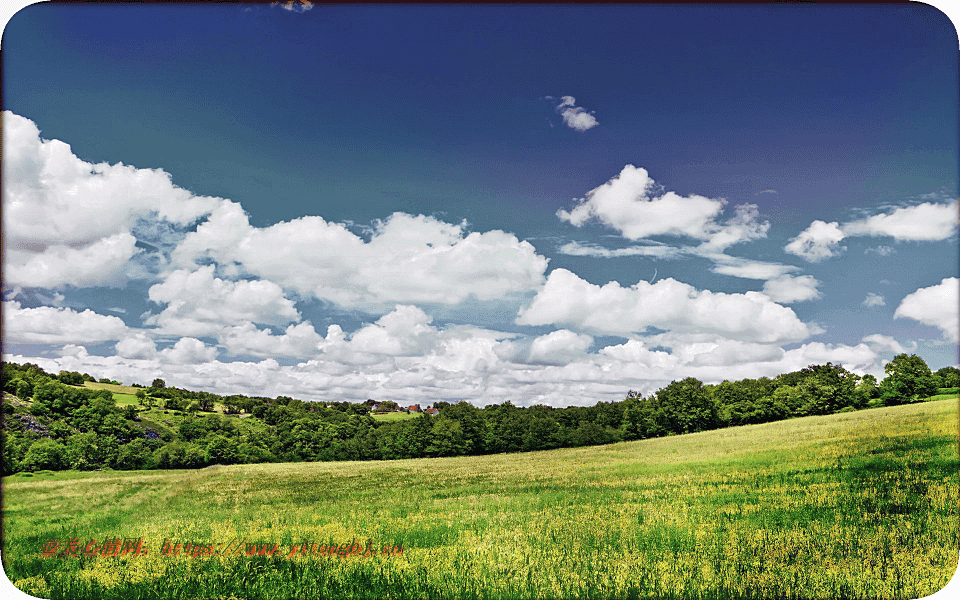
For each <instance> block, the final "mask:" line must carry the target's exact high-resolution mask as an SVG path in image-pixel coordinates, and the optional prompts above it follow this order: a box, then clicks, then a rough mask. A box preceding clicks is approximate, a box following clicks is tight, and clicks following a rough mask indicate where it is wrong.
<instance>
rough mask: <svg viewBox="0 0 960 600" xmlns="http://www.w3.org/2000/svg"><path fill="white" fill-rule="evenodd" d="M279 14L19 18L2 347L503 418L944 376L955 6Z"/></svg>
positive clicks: (7, 72) (183, 381) (7, 152)
mask: <svg viewBox="0 0 960 600" xmlns="http://www.w3.org/2000/svg"><path fill="white" fill-rule="evenodd" d="M290 8H298V9H299V10H288V9H285V8H284V7H283V6H269V5H210V6H195V5H160V6H157V5H44V4H38V5H33V6H30V7H27V8H26V9H24V10H22V11H21V12H19V13H17V14H16V15H15V16H14V17H13V18H12V19H11V20H10V22H9V23H8V25H7V27H6V29H5V31H4V34H3V109H4V111H8V112H5V113H4V132H3V134H4V181H5V183H4V196H3V210H4V214H3V217H4V219H3V221H4V222H3V229H4V236H5V257H4V283H3V299H4V357H5V359H8V360H15V361H18V362H24V361H30V362H35V363H38V364H41V365H42V366H44V368H47V369H49V370H52V371H58V370H60V369H69V370H79V371H84V372H89V373H91V374H93V375H94V376H96V377H109V378H111V379H118V380H121V381H124V382H125V383H132V382H140V383H145V382H146V383H148V382H149V381H151V380H152V379H153V378H155V377H163V378H164V379H165V380H166V381H167V382H168V384H171V385H178V386H185V387H189V388H193V389H208V390H211V391H217V392H220V393H245V394H249V395H268V396H275V395H279V394H285V395H291V396H295V397H299V398H304V399H315V400H338V399H349V400H363V399H366V398H375V399H382V400H386V399H394V400H399V401H407V400H409V401H410V402H421V403H424V404H428V403H430V402H433V401H437V400H459V399H466V400H469V401H471V402H474V403H475V404H477V405H481V406H482V405H485V404H489V403H499V402H503V401H506V400H510V401H512V402H514V403H515V404H518V405H531V404H537V403H544V404H551V405H555V406H563V405H570V404H593V403H595V402H596V401H598V400H613V399H620V398H622V397H623V395H624V394H625V392H626V391H627V390H628V389H635V390H640V391H642V392H644V393H649V392H651V391H653V390H655V389H657V388H659V387H662V386H663V385H665V384H666V383H669V382H670V381H671V380H674V379H679V378H682V377H686V376H695V377H698V378H700V379H701V380H703V381H706V382H718V381H721V380H723V379H739V378H742V377H758V376H764V375H766V376H775V375H776V374H778V373H780V372H785V371H791V370H796V369H799V368H802V367H804V366H806V365H808V364H822V363H825V362H827V361H832V362H834V363H842V364H844V365H845V366H846V367H847V368H850V369H851V370H853V371H855V372H857V373H861V374H863V373H868V372H869V373H873V374H875V375H877V376H882V375H883V365H884V364H885V362H886V361H889V360H890V359H891V358H892V357H893V356H894V355H895V354H896V353H899V352H909V353H916V354H919V355H920V356H922V357H923V358H924V359H925V360H926V361H927V362H928V363H929V364H930V366H931V367H933V368H934V369H936V368H939V367H943V366H946V365H955V364H957V360H958V359H957V343H958V335H960V332H958V319H957V306H958V302H960V281H958V279H957V275H958V244H957V232H956V227H957V196H958V173H957V165H958V91H957V90H958V79H957V62H956V61H957V47H958V42H957V36H956V31H955V29H954V27H953V25H952V24H951V23H950V20H949V19H948V18H947V17H946V16H945V15H943V14H942V13H941V12H939V11H938V10H936V9H934V8H931V7H929V6H925V5H917V4H914V5H898V6H870V7H860V6H807V5H804V6H784V5H774V6H729V5H728V6H718V7H708V6H698V5H689V6H623V7H618V6H607V7H594V6H581V7H577V6H521V7H507V6H500V7H482V6H478V7H471V6H458V7H446V6H394V7H385V6H320V5H318V6H314V7H312V8H310V9H309V10H304V6H303V5H291V6H290Z"/></svg>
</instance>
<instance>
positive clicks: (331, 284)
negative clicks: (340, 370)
mask: <svg viewBox="0 0 960 600" xmlns="http://www.w3.org/2000/svg"><path fill="white" fill-rule="evenodd" d="M264 248H270V252H264V251H263V249H264ZM205 259H213V260H215V261H217V262H218V263H219V264H221V265H236V267H237V268H238V270H240V271H242V272H245V273H247V274H249V275H252V276H255V277H262V278H264V279H268V280H270V281H273V282H275V283H277V284H279V285H281V286H283V287H284V288H285V289H291V290H295V291H296V292H298V293H300V294H301V295H303V296H307V297H309V296H313V297H316V298H318V299H321V300H329V301H333V302H337V303H339V304H341V305H348V304H357V303H370V304H380V305H382V304H392V303H397V302H401V303H416V302H434V303H442V304H457V303H459V302H461V301H462V300H464V299H466V298H467V297H469V296H473V297H475V298H477V299H479V300H493V299H497V298H502V297H504V296H508V295H510V294H516V293H522V292H525V291H528V290H532V289H536V287H538V286H539V285H540V283H541V282H542V281H543V272H544V271H545V270H546V266H547V259H546V258H544V257H542V256H539V255H537V253H536V250H535V249H534V247H533V246H532V245H530V243H528V242H521V241H520V240H518V239H517V238H516V236H514V235H512V234H508V233H504V232H503V231H499V230H494V231H488V232H485V233H477V232H472V233H469V234H467V235H464V231H463V227H462V226H460V225H451V224H449V223H444V222H443V221H439V220H437V219H435V218H433V217H426V216H422V215H421V216H412V215H408V214H404V213H394V214H393V215H392V216H391V217H390V218H389V219H387V220H386V221H382V222H378V223H377V224H376V226H375V227H374V229H373V233H372V236H371V239H370V241H369V242H365V241H364V240H363V239H361V238H360V237H359V236H357V235H355V234H354V233H352V232H350V231H349V230H347V228H346V227H345V226H344V225H342V224H339V223H329V222H327V221H325V220H324V219H322V218H321V217H316V216H312V217H303V218H300V219H295V220H293V221H286V222H281V223H277V224H276V225H272V226H270V227H266V228H257V227H253V226H251V225H250V223H249V220H248V218H247V216H246V214H244V212H243V210H242V209H241V208H240V205H238V204H235V203H224V204H222V205H221V206H220V207H218V209H217V210H215V211H214V212H213V214H212V215H211V217H210V219H208V220H207V221H206V222H205V223H203V224H201V225H200V226H199V227H198V228H197V230H196V231H195V232H192V233H190V234H188V235H187V236H186V237H185V239H184V240H183V242H182V243H181V244H180V245H179V246H178V247H177V249H176V250H175V251H174V252H173V261H174V263H175V264H177V265H180V266H185V267H188V268H194V265H195V263H196V262H198V261H201V260H205Z"/></svg>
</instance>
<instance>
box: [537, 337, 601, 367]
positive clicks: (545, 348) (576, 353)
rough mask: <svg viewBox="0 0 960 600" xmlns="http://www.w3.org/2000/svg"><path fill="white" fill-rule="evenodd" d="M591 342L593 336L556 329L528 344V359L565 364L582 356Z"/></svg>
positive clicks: (544, 362)
mask: <svg viewBox="0 0 960 600" xmlns="http://www.w3.org/2000/svg"><path fill="white" fill-rule="evenodd" d="M592 344H593V338H592V337H590V336H589V335H583V334H577V333H574V332H572V331H570V330H569V329H558V330H557V331H552V332H550V333H548V334H547V335H541V336H540V337H538V338H536V339H535V340H533V343H532V344H531V345H530V361H531V362H535V363H542V364H554V365H565V364H567V363H569V362H570V361H572V360H574V359H576V358H580V357H582V356H583V353H584V352H586V351H587V349H588V348H590V346H591V345H592Z"/></svg>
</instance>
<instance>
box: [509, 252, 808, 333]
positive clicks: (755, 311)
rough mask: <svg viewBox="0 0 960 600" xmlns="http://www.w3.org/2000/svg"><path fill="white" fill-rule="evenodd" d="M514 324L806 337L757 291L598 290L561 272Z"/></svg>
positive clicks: (665, 285)
mask: <svg viewBox="0 0 960 600" xmlns="http://www.w3.org/2000/svg"><path fill="white" fill-rule="evenodd" d="M517 323H518V324H521V325H566V326H571V327H574V328H575V329H580V330H584V331H592V332H595V333H601V334H604V333H605V334H620V335H623V334H630V333H642V332H644V331H646V330H647V329H648V328H650V327H656V328H659V329H664V330H669V331H675V332H708V333H716V334H719V335H722V336H724V337H727V338H730V339H739V340H741V341H761V342H775V341H787V340H790V341H798V340H801V339H803V338H805V337H807V336H808V335H809V334H810V331H809V330H808V328H807V326H806V325H804V324H803V323H802V322H801V321H800V320H799V319H798V318H797V316H796V314H794V312H793V311H792V310H790V309H789V308H786V307H783V306H780V305H779V304H776V303H775V302H773V301H772V300H771V299H770V298H769V297H768V296H766V295H765V294H761V293H759V292H746V293H745V294H724V293H714V292H711V291H709V290H702V291H701V290H697V289H695V288H693V287H692V286H690V285H687V284H685V283H681V282H679V281H676V280H674V279H664V280H661V281H658V282H657V283H655V284H650V283H647V282H644V281H641V282H639V283H637V284H636V285H634V286H632V287H629V288H624V287H621V286H620V284H619V283H617V282H615V281H612V282H610V283H607V284H606V285H604V286H598V285H593V284H591V283H589V282H587V281H584V280H583V279H580V278H579V277H578V276H577V275H575V274H573V273H571V272H570V271H567V270H566V269H555V270H554V271H553V272H551V273H550V276H549V277H548V278H547V282H546V284H545V285H544V286H543V288H542V289H541V290H540V291H539V292H538V293H537V295H536V296H535V297H534V299H533V301H532V302H531V303H530V305H529V306H526V307H524V308H523V309H521V311H520V313H519V315H518V317H517Z"/></svg>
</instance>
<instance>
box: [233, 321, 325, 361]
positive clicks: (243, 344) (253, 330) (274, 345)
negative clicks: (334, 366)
mask: <svg viewBox="0 0 960 600" xmlns="http://www.w3.org/2000/svg"><path fill="white" fill-rule="evenodd" d="M218 339H219V341H220V343H221V344H222V345H223V346H224V347H225V348H226V350H227V354H229V355H231V356H239V355H250V356H263V357H271V356H292V357H296V358H312V357H315V356H316V355H317V354H318V353H319V351H320V350H319V349H320V345H321V344H322V343H323V338H322V337H320V334H318V333H317V331H316V330H315V329H314V328H313V325H311V324H310V322H309V321H304V322H303V323H297V324H296V325H290V326H288V327H287V329H286V331H284V333H283V335H273V334H272V333H271V332H270V331H269V330H267V329H257V327H256V326H255V325H254V324H253V323H246V324H244V325H237V326H235V327H230V328H228V329H224V330H222V331H221V332H220V334H219V336H218Z"/></svg>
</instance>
